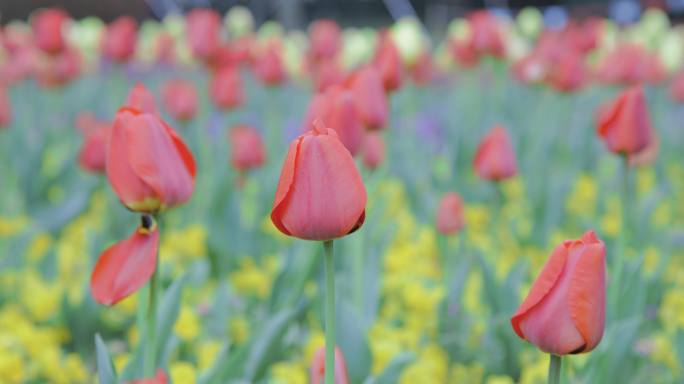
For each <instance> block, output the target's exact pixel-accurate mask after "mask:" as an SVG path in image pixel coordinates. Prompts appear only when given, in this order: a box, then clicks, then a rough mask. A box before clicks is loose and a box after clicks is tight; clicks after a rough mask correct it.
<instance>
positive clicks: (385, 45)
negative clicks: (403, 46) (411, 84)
mask: <svg viewBox="0 0 684 384" xmlns="http://www.w3.org/2000/svg"><path fill="white" fill-rule="evenodd" d="M373 66H374V67H375V68H376V69H377V70H378V73H379V74H380V78H381V80H382V86H383V88H384V89H385V92H387V93H389V92H392V91H396V90H397V89H399V88H400V87H401V83H402V63H401V57H400V56H399V50H398V49H397V46H396V45H395V44H394V41H392V38H391V37H390V35H389V33H387V32H386V31H385V32H383V33H382V34H381V35H380V42H379V44H378V49H377V50H376V51H375V57H374V58H373Z"/></svg>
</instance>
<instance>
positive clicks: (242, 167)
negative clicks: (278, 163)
mask: <svg viewBox="0 0 684 384" xmlns="http://www.w3.org/2000/svg"><path fill="white" fill-rule="evenodd" d="M229 139H230V163H231V164H232V165H233V167H234V168H235V169H237V170H239V171H248V170H250V169H254V168H259V167H261V166H262V165H264V162H265V161H266V148H264V142H263V140H262V139H261V134H260V133H259V131H258V130H257V129H256V128H254V127H250V126H249V125H245V124H238V125H236V126H234V127H233V128H231V129H230V133H229Z"/></svg>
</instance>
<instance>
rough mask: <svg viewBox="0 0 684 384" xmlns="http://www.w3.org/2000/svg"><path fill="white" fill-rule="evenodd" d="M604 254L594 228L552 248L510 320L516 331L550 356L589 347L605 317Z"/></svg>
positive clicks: (598, 338)
mask: <svg viewBox="0 0 684 384" xmlns="http://www.w3.org/2000/svg"><path fill="white" fill-rule="evenodd" d="M605 254H606V250H605V246H604V244H603V242H602V241H601V240H599V239H598V237H596V234H595V233H594V232H593V231H588V232H587V233H585V234H584V235H583V236H582V238H581V239H579V240H566V241H564V242H563V243H562V244H561V245H559V246H558V247H556V249H555V250H554V251H553V253H552V254H551V257H550V258H549V260H548V261H547V262H546V265H545V266H544V269H542V271H541V273H540V274H539V276H537V279H536V280H535V282H534V284H533V285H532V288H531V289H530V292H529V293H528V295H527V298H526V299H525V301H523V303H522V304H521V305H520V307H519V308H518V311H517V312H516V313H515V315H513V317H512V318H511V325H512V326H513V330H514V331H515V333H517V334H518V336H520V338H522V339H524V340H527V341H529V342H530V343H532V344H534V345H536V346H537V347H538V348H539V349H541V350H542V351H544V352H548V353H553V354H555V355H566V354H574V353H584V352H589V351H591V350H592V349H594V348H595V347H596V346H597V345H598V343H599V342H600V341H601V337H602V336H603V327H604V321H605V311H606V303H605V297H606V287H605V285H606V283H605V275H606V262H605Z"/></svg>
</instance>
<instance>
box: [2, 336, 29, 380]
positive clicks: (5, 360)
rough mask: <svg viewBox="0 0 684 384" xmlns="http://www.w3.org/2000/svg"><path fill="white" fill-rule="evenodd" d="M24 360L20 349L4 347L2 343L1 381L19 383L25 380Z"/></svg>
mask: <svg viewBox="0 0 684 384" xmlns="http://www.w3.org/2000/svg"><path fill="white" fill-rule="evenodd" d="M25 372H26V367H24V360H23V359H22V357H21V354H20V353H19V352H18V351H14V350H12V349H8V350H6V349H4V347H3V345H2V343H0V383H7V384H15V383H17V384H19V383H22V382H24V373H25Z"/></svg>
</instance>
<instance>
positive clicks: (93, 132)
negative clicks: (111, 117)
mask: <svg viewBox="0 0 684 384" xmlns="http://www.w3.org/2000/svg"><path fill="white" fill-rule="evenodd" d="M76 127H77V128H78V129H79V130H80V131H81V133H82V134H83V144H81V149H80V151H79V152H78V163H79V165H80V166H81V168H83V169H85V170H86V171H89V172H93V173H104V172H105V169H106V159H107V157H106V154H107V140H108V139H109V130H110V125H109V124H108V123H106V122H102V121H99V120H97V119H96V118H95V117H94V116H93V115H92V114H89V113H81V114H79V115H78V117H77V118H76Z"/></svg>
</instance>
